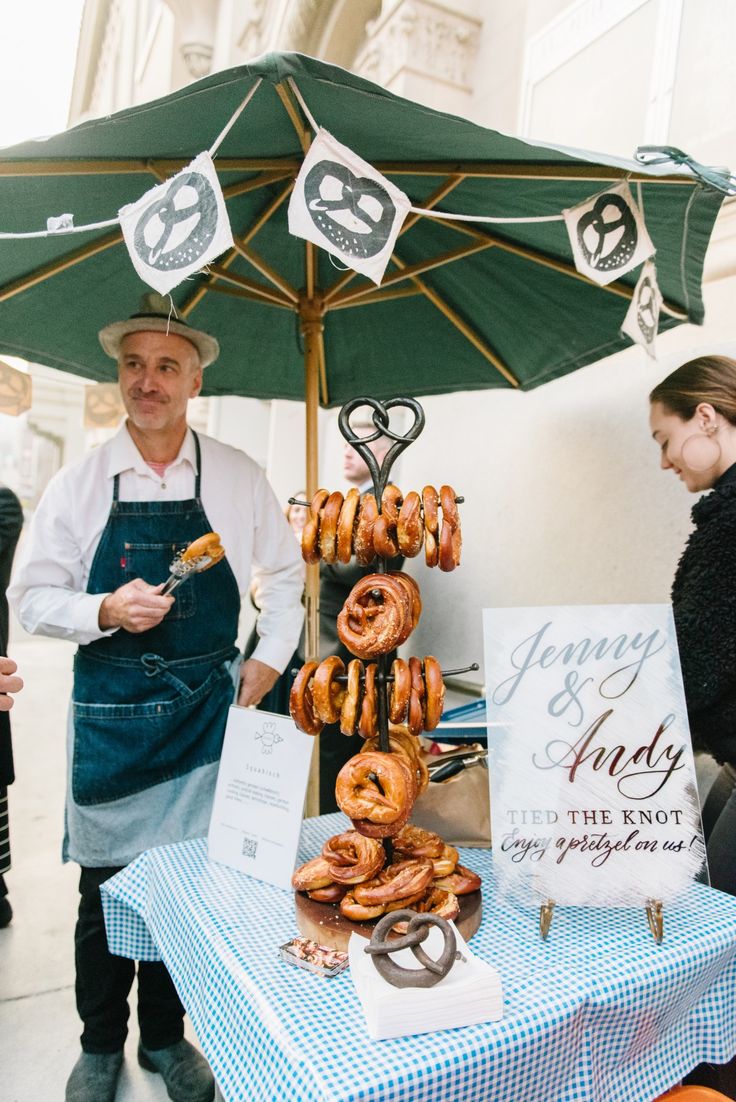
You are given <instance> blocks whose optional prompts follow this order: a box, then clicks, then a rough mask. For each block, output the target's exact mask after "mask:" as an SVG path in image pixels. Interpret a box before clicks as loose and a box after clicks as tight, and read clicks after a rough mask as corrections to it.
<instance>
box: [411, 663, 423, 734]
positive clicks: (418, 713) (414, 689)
mask: <svg viewBox="0 0 736 1102" xmlns="http://www.w3.org/2000/svg"><path fill="white" fill-rule="evenodd" d="M409 673H410V674H411V692H410V694H409V718H408V720H407V723H408V726H409V730H410V732H411V733H412V735H415V736H417V735H420V734H421V733H422V727H423V726H424V696H425V690H424V676H423V674H422V663H421V661H420V660H419V659H418V658H410V659H409Z"/></svg>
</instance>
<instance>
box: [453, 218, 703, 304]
mask: <svg viewBox="0 0 736 1102" xmlns="http://www.w3.org/2000/svg"><path fill="white" fill-rule="evenodd" d="M434 221H436V222H437V223H439V225H441V226H447V227H448V229H453V230H458V232H459V233H464V234H468V235H469V236H471V237H475V238H477V239H478V240H484V241H488V243H489V244H492V245H495V246H496V248H499V249H502V250H503V251H504V252H508V253H513V254H514V256H520V257H521V258H522V259H523V260H531V262H532V263H533V264H540V265H541V266H542V267H545V268H551V269H552V270H553V271H555V272H560V273H561V274H562V275H566V276H570V277H571V279H578V280H580V282H581V283H587V284H588V285H589V286H591V287H597V288H598V289H599V290H601V291H608V293H609V294H612V295H618V296H619V297H620V298H625V299H628V300H629V301H631V299H632V298H633V297H634V290H635V288H634V287H627V285H626V284H625V283H621V282H620V280H615V281H614V282H613V283H606V284H602V283H596V282H595V280H593V279H588V277H587V276H585V275H583V274H582V272H579V271H578V270H577V268H576V267H575V266H574V265H573V264H566V263H565V261H564V260H556V259H555V258H554V257H551V256H545V254H544V253H540V252H537V250H536V249H530V248H529V247H528V246H527V245H516V244H514V243H513V242H512V241H504V239H503V238H502V237H496V236H495V235H494V234H490V233H486V232H485V231H484V230H478V229H474V228H473V227H471V226H467V225H465V226H463V228H462V229H460V223H459V222H453V221H451V220H450V219H444V218H436V219H434ZM662 310H663V311H664V312H665V313H666V314H669V315H670V316H671V317H673V318H677V319H678V321H687V318H688V315H687V313H685V312H684V311H683V310H681V309H679V308H678V307H677V306H674V305H673V304H672V303H670V302H666V301H665V302H663V303H662Z"/></svg>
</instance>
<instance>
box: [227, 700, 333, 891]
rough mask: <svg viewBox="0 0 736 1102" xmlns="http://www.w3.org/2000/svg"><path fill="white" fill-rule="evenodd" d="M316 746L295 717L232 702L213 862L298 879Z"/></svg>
mask: <svg viewBox="0 0 736 1102" xmlns="http://www.w3.org/2000/svg"><path fill="white" fill-rule="evenodd" d="M313 749H314V739H313V738H312V737H311V736H310V735H305V734H304V733H303V732H302V731H299V730H298V729H297V727H296V725H295V723H294V721H293V720H291V719H289V717H288V716H278V715H274V714H273V713H271V712H259V711H257V710H256V709H253V708H238V707H233V708H231V709H230V711H229V713H228V720H227V727H226V728H225V742H224V744H223V748H222V757H221V759H220V768H219V772H218V774H217V787H216V789H215V799H214V803H213V805H212V816H211V818H210V829H209V834H208V836H207V842H208V850H209V856H210V858H211V859H212V860H213V861H221V862H222V864H223V865H230V867H231V868H234V869H239V870H240V871H241V872H247V873H248V875H249V876H254V877H255V878H256V880H265V881H266V882H267V883H269V884H275V885H276V887H278V888H289V887H290V886H291V874H292V872H293V871H294V866H295V864H296V853H297V848H298V846H299V833H300V830H301V825H302V812H303V809H304V797H305V794H306V791H307V780H308V778H309V765H310V762H311V760H312V751H313Z"/></svg>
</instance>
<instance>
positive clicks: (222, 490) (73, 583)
mask: <svg viewBox="0 0 736 1102" xmlns="http://www.w3.org/2000/svg"><path fill="white" fill-rule="evenodd" d="M100 341H101V343H102V347H103V348H104V350H105V352H106V353H107V354H108V355H110V356H112V357H114V358H115V359H117V362H118V375H119V381H120V388H121V392H122V396H123V402H124V404H125V409H126V411H127V420H126V422H125V423H124V424H123V426H122V427H121V429H120V430H119V432H118V433H117V435H116V436H115V437H114V438H113V439H112V440H111V441H109V442H108V443H106V444H104V445H102V447H100V448H98V449H96V450H95V451H93V452H92V453H90V454H89V455H86V456H85V457H84V458H83V459H82V460H81V461H79V462H77V463H75V464H72V465H71V466H69V467H67V468H64V469H63V470H61V471H60V472H59V473H58V474H57V475H56V476H55V477H54V478H53V479H52V480H51V482H50V483H49V486H48V488H47V490H46V492H45V494H44V496H43V498H42V500H41V502H40V503H39V506H38V509H37V511H36V516H35V518H34V521H33V525H32V527H31V530H30V532H29V537H28V539H27V540H26V544H25V546H24V548H23V550H22V554H21V556H20V561H19V563H18V569H17V571H16V574H15V577H14V579H13V584H12V586H11V588H10V591H9V598H10V601H11V604H12V605H13V607H14V608H15V609H16V611H17V614H18V616H19V618H20V620H21V623H22V624H23V626H24V627H25V628H26V630H27V631H30V632H33V633H39V634H44V635H53V636H59V637H61V638H65V639H73V640H75V641H76V642H77V643H79V644H80V646H79V649H78V651H77V653H76V656H75V661H74V692H73V706H72V717H71V723H70V731H69V777H68V782H67V800H66V835H65V842H64V859H66V860H73V861H76V862H78V863H79V864H80V866H81V877H80V895H81V901H80V906H79V918H78V922H77V927H76V933H75V956H76V970H77V975H76V994H77V1008H78V1010H79V1014H80V1017H81V1019H82V1022H83V1025H84V1029H83V1032H82V1035H81V1043H82V1054H81V1056H80V1058H79V1060H78V1061H77V1063H76V1065H75V1067H74V1069H73V1071H72V1074H71V1076H70V1078H69V1081H68V1083H67V1089H66V1099H67V1102H107V1100H110V1102H112V1100H113V1099H114V1097H115V1088H116V1082H117V1078H118V1074H119V1072H120V1068H121V1064H122V1059H123V1045H124V1042H125V1038H126V1034H127V1018H128V1004H127V997H128V992H129V990H130V987H131V984H132V981H133V977H134V971H135V965H134V963H133V962H132V961H128V960H124V959H123V958H120V957H114V956H112V955H111V954H110V953H109V952H108V948H107V938H106V934H105V926H104V920H103V915H102V908H101V902H100V894H99V887H100V884H101V883H102V882H103V881H104V880H106V879H107V878H108V877H109V876H111V875H113V874H114V873H115V872H116V871H118V870H119V869H120V868H121V867H123V866H124V865H126V864H127V863H128V862H129V861H131V860H132V859H133V858H134V857H136V856H137V855H138V854H139V853H140V852H141V851H142V850H144V849H147V848H149V847H151V846H154V845H160V844H164V843H167V842H175V841H180V840H182V839H185V838H191V837H196V836H198V835H202V834H205V833H206V831H207V827H208V822H209V814H210V808H211V802H212V795H213V792H214V785H215V780H216V774H217V764H218V759H219V756H220V752H221V747H222V738H223V732H224V727H225V722H226V717H227V711H228V707H229V706H230V704H231V703H232V702H233V695H234V680H233V678H234V677H236V675H237V669H238V665H239V657H240V656H239V654H238V651H237V648H236V646H235V639H236V635H237V631H238V616H239V612H240V600H241V595H244V594H246V593H247V592H248V588H249V585H250V581H251V565H252V564H255V565H256V579H257V583H258V594H259V603H260V606H261V609H262V613H261V620H260V636H261V638H260V641H259V643H258V646H257V647H256V649H255V651H254V654H253V656H252V657H251V658H250V659H249V660H248V661H247V662H245V663H243V665H242V668H241V669H240V682H239V690H238V696H237V699H238V703H239V704H241V705H243V706H247V705H250V704H257V703H258V701H259V700H260V699H261V698H262V696H263V695H264V694H265V693H266V692H267V691H268V690H269V689H270V688H271V686H272V685H273V684H274V683H275V681H276V680H277V678H278V676H279V674H280V673H281V671H282V670H283V668H284V666H285V665H286V663H287V661H288V659H289V658H290V656H291V654H292V652H293V650H294V647H295V645H296V642H297V640H298V638H299V632H300V629H301V624H302V617H303V611H302V605H301V594H302V587H303V569H302V563H301V560H300V557H299V552H298V548H297V546H296V543H295V541H294V537H293V536H292V534H291V532H290V530H289V527H288V524H287V523H286V520H285V518H284V515H283V513H282V510H281V508H280V506H279V504H278V502H277V500H276V497H275V495H274V493H273V491H272V490H271V488H270V486H269V485H268V483H267V481H266V478H265V475H264V474H263V471H262V470H261V469H260V468H259V467H258V466H257V464H255V463H254V462H253V461H252V460H251V459H249V458H248V457H247V456H246V455H245V454H244V453H243V452H240V451H238V450H236V449H234V448H230V447H227V446H226V445H224V444H220V443H218V442H217V441H215V440H212V439H210V438H208V437H204V436H203V437H198V436H197V435H196V434H195V433H194V432H193V431H192V430H191V429H190V428H189V427H188V425H187V420H186V417H187V405H188V402H189V399H190V398H194V397H195V396H196V395H197V394H198V393H199V391H200V388H201V385H202V370H203V368H205V367H207V366H208V365H209V364H211V363H212V362H213V361H214V360H215V359H216V357H217V355H218V352H219V348H218V345H217V342H216V341H215V340H214V338H212V337H211V336H209V335H208V334H206V333H203V332H200V331H199V330H196V329H192V328H190V327H189V326H188V325H186V324H185V323H184V322H179V321H175V320H170V319H169V309H168V303H167V302H166V300H164V299H162V298H161V297H160V296H155V295H148V296H146V297H145V299H144V303H143V305H142V307H141V312H140V313H138V314H134V315H133V316H132V317H131V318H129V319H128V320H126V321H119V322H114V323H113V324H111V325H108V326H106V327H105V328H104V329H102V330H101V331H100ZM211 530H215V531H217V532H218V533H219V534H220V536H221V539H222V544H223V547H224V548H225V551H226V557H225V558H224V559H222V560H221V561H219V562H218V563H217V564H216V565H215V566H213V567H212V568H211V569H209V570H207V571H205V572H203V573H200V574H197V575H195V576H194V577H192V578H190V579H188V580H187V581H185V582H184V583H183V584H182V585H181V586H180V587H179V588H177V589H176V594H175V597H174V596H167V595H165V594H164V593H163V592H162V588H163V586H162V583H163V582H164V581H165V580H166V578H167V577H168V575H169V567H170V563H171V561H172V559H173V558H174V556H175V553H176V551H177V550H179V549H182V548H184V547H185V546H186V545H187V544H189V543H190V542H192V541H193V540H194V539H196V538H198V537H199V536H202V535H203V534H205V533H206V532H208V531H211ZM183 1015H184V1009H183V1007H182V1005H181V1003H180V1001H179V998H178V996H177V993H176V991H175V989H174V987H173V984H172V982H171V979H170V978H169V975H168V973H167V972H166V969H165V968H164V966H163V964H161V963H160V962H140V963H139V965H138V1021H139V1025H140V1045H139V1050H138V1060H139V1063H140V1064H141V1065H142V1066H143V1067H144V1068H147V1069H148V1070H150V1071H158V1072H160V1073H161V1075H162V1076H163V1078H164V1081H165V1083H166V1087H167V1090H168V1093H169V1097H170V1098H172V1099H174V1100H176V1102H205V1100H209V1099H211V1098H212V1097H213V1094H214V1083H213V1079H212V1074H211V1072H210V1070H209V1067H208V1066H207V1063H206V1061H205V1060H204V1059H203V1058H202V1056H201V1055H200V1054H199V1053H198V1052H197V1051H196V1050H195V1049H194V1048H192V1046H191V1045H189V1044H188V1042H186V1041H185V1040H184V1039H183Z"/></svg>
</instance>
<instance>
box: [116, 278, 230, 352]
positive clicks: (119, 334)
mask: <svg viewBox="0 0 736 1102" xmlns="http://www.w3.org/2000/svg"><path fill="white" fill-rule="evenodd" d="M151 330H153V331H155V332H157V333H174V334H176V336H177V337H184V338H185V340H188V341H190V342H191V343H192V344H193V345H194V347H195V348H196V349H197V352H198V353H199V362H200V364H201V366H202V367H208V366H209V364H211V363H214V361H215V360H216V359H217V357H218V356H219V355H220V346H219V344H218V343H217V341H216V340H215V338H214V337H211V336H210V335H209V333H204V332H203V331H202V330H201V329H193V328H192V326H191V325H187V323H186V322H185V321H181V320H180V319H178V318H176V317H175V316H174V314H173V311H172V309H171V303H170V300H169V299H168V298H165V297H164V295H159V294H156V293H155V292H153V291H152V292H150V293H148V294H145V295H144V296H143V298H142V299H141V302H140V306H139V307H138V311H137V313H135V314H131V316H130V317H129V318H127V320H126V321H113V322H111V324H110V325H106V326H105V327H104V329H100V332H99V334H98V336H99V338H100V344H101V345H102V347H103V348H104V350H105V352H106V353H107V355H108V356H111V357H112V359H113V360H117V358H118V353H119V352H120V342H121V341H122V339H123V337H127V335H128V333H142V332H150V331H151Z"/></svg>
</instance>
